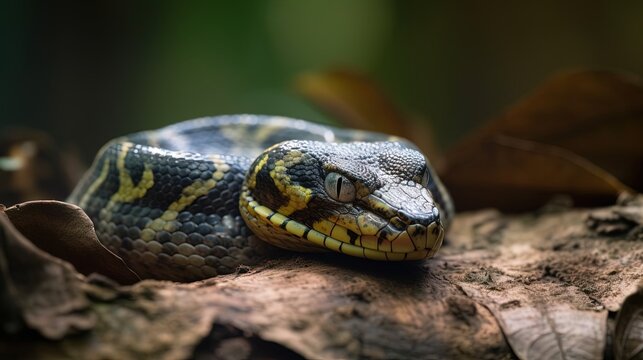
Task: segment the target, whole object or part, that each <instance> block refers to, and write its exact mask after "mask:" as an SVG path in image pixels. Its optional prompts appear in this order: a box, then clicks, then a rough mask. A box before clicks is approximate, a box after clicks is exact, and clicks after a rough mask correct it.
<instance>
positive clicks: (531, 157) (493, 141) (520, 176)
mask: <svg viewBox="0 0 643 360" xmlns="http://www.w3.org/2000/svg"><path fill="white" fill-rule="evenodd" d="M442 179H443V180H444V182H445V184H446V185H447V187H448V188H449V190H450V193H451V194H452V196H453V198H454V202H455V203H456V205H457V207H458V208H459V209H472V208H477V207H485V206H488V207H496V208H499V209H502V210H511V211H522V210H529V209H533V208H536V207H539V206H542V205H543V204H544V203H546V202H547V201H548V200H549V199H550V198H551V197H553V196H555V195H558V194H568V195H571V196H572V197H573V198H574V200H575V201H576V204H581V205H583V204H597V203H603V204H606V203H613V202H614V201H615V199H616V196H617V194H620V193H623V192H631V191H632V190H631V189H630V188H628V187H627V186H625V185H624V184H622V183H621V182H620V181H618V179H616V178H615V177H614V176H612V175H610V174H609V173H607V172H606V171H605V170H603V169H601V168H599V167H598V166H596V165H594V164H592V163H590V162H589V161H587V160H586V159H584V158H582V157H580V156H578V155H576V154H574V153H571V152H570V151H567V150H565V149H562V148H560V147H557V146H552V145H547V144H543V143H538V142H534V141H528V140H523V139H517V138H512V137H508V136H501V135H496V136H493V137H490V138H489V139H487V140H485V141H484V142H480V143H479V144H478V145H477V147H476V148H475V149H473V148H472V149H471V153H470V154H468V156H457V157H454V156H452V157H450V158H449V161H448V162H447V168H446V169H445V172H444V175H443V176H442Z"/></svg>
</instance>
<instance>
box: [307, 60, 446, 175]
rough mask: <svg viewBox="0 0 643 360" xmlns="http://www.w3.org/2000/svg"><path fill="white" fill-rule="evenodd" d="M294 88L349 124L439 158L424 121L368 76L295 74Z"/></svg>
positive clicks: (344, 71) (351, 126)
mask: <svg viewBox="0 0 643 360" xmlns="http://www.w3.org/2000/svg"><path fill="white" fill-rule="evenodd" d="M295 87H296V89H297V90H298V91H299V92H300V93H301V94H302V95H304V96H305V97H306V98H307V99H309V100H310V101H311V102H312V103H313V104H315V105H317V106H319V107H320V108H321V109H322V110H324V111H326V112H327V113H329V114H331V115H332V116H333V117H334V118H336V119H337V120H338V121H340V122H341V123H342V124H343V125H345V126H347V127H350V128H357V129H363V130H371V131H378V132H382V133H386V134H391V135H396V136H400V137H403V138H406V139H409V140H411V141H413V142H414V143H415V144H416V145H418V146H419V147H420V148H421V149H422V150H423V151H424V153H425V154H427V155H429V157H430V159H431V161H433V162H437V161H439V156H438V155H439V152H438V148H437V146H436V142H435V141H432V140H433V139H432V131H431V129H430V128H429V126H428V124H427V122H425V121H418V119H414V118H413V117H411V116H408V115H407V114H405V113H403V112H402V111H401V110H400V109H398V107H397V106H396V105H395V103H394V102H393V101H392V100H391V99H390V97H389V96H388V95H387V94H386V93H385V92H384V91H383V90H382V89H381V88H380V87H379V86H378V84H376V83H375V82H374V81H373V80H371V79H369V78H368V77H366V76H364V75H362V74H359V73H356V72H353V71H348V70H331V71H327V72H321V73H308V74H303V75H301V76H299V77H298V78H297V79H296V82H295Z"/></svg>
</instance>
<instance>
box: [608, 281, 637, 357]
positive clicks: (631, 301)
mask: <svg viewBox="0 0 643 360" xmlns="http://www.w3.org/2000/svg"><path fill="white" fill-rule="evenodd" d="M614 354H615V358H616V359H617V360H633V359H643V283H640V284H639V288H638V290H637V291H636V292H635V293H633V294H631V295H630V296H628V297H627V298H626V299H625V302H624V303H623V306H622V307H621V310H620V311H619V313H618V317H617V318H616V326H615V329H614Z"/></svg>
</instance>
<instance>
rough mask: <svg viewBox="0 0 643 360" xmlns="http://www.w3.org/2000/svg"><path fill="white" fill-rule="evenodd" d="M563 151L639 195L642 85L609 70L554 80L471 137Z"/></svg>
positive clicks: (642, 153) (642, 157)
mask: <svg viewBox="0 0 643 360" xmlns="http://www.w3.org/2000/svg"><path fill="white" fill-rule="evenodd" d="M497 134H504V135H507V136H511V137H515V138H519V139H524V140H531V141H536V142H541V143H545V144H549V145H555V146H559V147H561V148H564V149H567V150H569V151H571V152H573V153H575V154H577V155H580V156H582V157H584V158H585V159H587V160H589V161H591V162H593V163H594V164H596V165H598V166H600V167H602V168H603V169H605V170H607V171H608V172H609V173H610V174H612V175H614V176H615V177H617V178H618V179H619V180H621V181H622V182H623V183H625V184H627V185H629V186H630V187H634V188H635V189H636V190H638V191H643V141H641V136H642V135H643V85H642V83H641V79H640V78H638V77H635V76H633V75H625V74H620V73H615V72H609V71H576V72H566V73H561V74H558V75H555V76H553V77H552V78H550V79H548V80H547V81H546V82H545V83H544V84H543V85H541V86H540V87H539V88H538V89H536V90H535V91H534V92H533V93H532V94H531V95H529V96H527V97H526V98H524V99H523V100H522V101H520V102H518V103H517V104H516V105H514V106H512V107H510V108H509V109H508V110H507V111H506V112H505V113H504V114H503V115H502V116H500V117H499V118H497V119H495V120H493V121H492V122H490V123H489V124H488V125H487V126H485V127H484V128H482V129H480V130H479V131H477V133H476V135H475V136H476V137H481V138H482V137H488V136H493V135H497Z"/></svg>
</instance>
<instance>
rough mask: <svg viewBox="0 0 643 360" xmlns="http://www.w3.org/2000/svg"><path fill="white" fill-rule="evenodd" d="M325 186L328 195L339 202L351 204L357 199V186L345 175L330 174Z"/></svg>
mask: <svg viewBox="0 0 643 360" xmlns="http://www.w3.org/2000/svg"><path fill="white" fill-rule="evenodd" d="M324 186H325V187H326V192H327V193H328V195H330V197H332V198H333V199H335V200H337V201H341V202H351V201H353V200H354V199H355V186H354V185H353V183H352V182H351V181H350V180H348V178H346V177H345V176H343V175H340V174H338V173H334V172H332V173H328V175H326V180H324Z"/></svg>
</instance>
